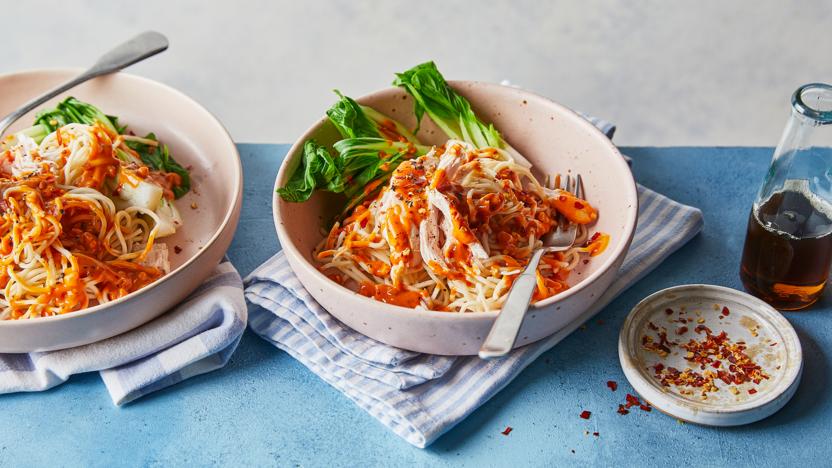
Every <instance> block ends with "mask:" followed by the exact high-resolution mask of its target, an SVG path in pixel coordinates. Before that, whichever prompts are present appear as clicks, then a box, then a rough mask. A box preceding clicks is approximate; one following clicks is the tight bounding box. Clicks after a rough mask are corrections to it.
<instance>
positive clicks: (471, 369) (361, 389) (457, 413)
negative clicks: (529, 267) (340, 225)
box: [246, 119, 703, 447]
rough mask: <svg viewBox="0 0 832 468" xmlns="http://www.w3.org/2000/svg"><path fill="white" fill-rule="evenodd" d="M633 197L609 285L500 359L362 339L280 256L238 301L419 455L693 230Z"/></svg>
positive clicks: (643, 196) (664, 205) (265, 332)
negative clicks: (623, 246)
mask: <svg viewBox="0 0 832 468" xmlns="http://www.w3.org/2000/svg"><path fill="white" fill-rule="evenodd" d="M591 121H592V120H591ZM592 122H593V124H595V125H596V126H598V127H599V128H602V129H604V130H605V133H607V135H608V136H610V135H611V133H612V131H614V130H615V127H614V126H612V125H611V124H609V123H608V122H605V121H602V120H599V119H595V120H594V121H592ZM638 195H639V215H638V228H637V230H636V233H635V237H634V239H633V243H632V247H631V248H630V251H629V253H628V254H627V257H626V258H625V260H624V263H623V265H622V267H621V270H620V272H619V275H618V278H617V279H616V280H615V282H614V283H613V284H612V286H610V288H609V289H608V290H607V292H606V293H605V294H604V295H603V296H602V297H600V298H599V299H598V302H596V303H595V304H594V305H593V306H592V307H591V308H589V309H588V310H587V311H585V312H584V313H583V314H581V315H580V316H579V317H578V318H577V319H575V320H574V321H573V322H572V323H570V324H569V325H568V326H567V327H565V328H564V329H563V330H560V331H559V332H557V333H555V334H554V335H552V336H551V337H549V338H547V339H545V340H542V341H539V342H537V343H533V344H531V345H528V346H525V347H523V348H520V349H517V350H515V351H513V352H512V353H511V354H509V356H508V357H506V358H504V359H500V360H492V361H484V360H481V359H479V358H478V357H476V356H472V357H467V356H466V357H448V356H432V355H426V354H420V353H413V352H410V351H404V350H401V349H398V348H394V347H391V346H387V345H385V344H383V343H379V342H377V341H374V340H372V339H370V338H367V337H365V336H363V335H361V334H359V333H358V332H355V331H353V330H352V329H350V328H348V327H346V326H345V325H343V324H341V323H340V322H339V321H338V320H336V319H335V318H333V317H332V316H331V315H330V314H329V313H328V312H326V311H325V310H324V309H323V308H322V307H321V306H320V305H318V303H317V302H315V300H314V299H313V298H312V297H311V296H310V295H309V293H308V292H306V290H305V289H304V288H303V286H302V285H301V284H300V282H299V281H298V279H297V278H296V277H295V275H294V273H293V272H292V270H291V268H290V267H289V264H288V262H287V261H286V258H285V256H284V255H283V252H278V253H277V254H276V255H275V256H274V257H272V258H271V259H270V260H268V261H267V262H266V263H264V264H263V265H262V266H260V267H259V268H258V269H256V270H255V271H254V272H252V273H251V275H250V276H249V277H248V278H246V285H247V287H246V298H247V299H248V300H249V301H251V302H252V303H253V304H254V306H253V307H252V309H251V310H250V311H249V314H250V324H251V328H252V330H254V332H255V333H257V334H258V335H260V336H261V337H262V338H264V339H265V340H267V341H269V342H270V343H272V344H274V345H275V346H277V347H278V348H280V349H282V350H284V351H286V352H287V353H289V354H290V355H291V356H293V357H294V358H295V359H297V360H299V361H300V362H302V363H303V364H304V365H305V366H307V367H308V368H309V369H311V370H312V371H313V372H315V373H316V374H317V375H319V376H320V377H321V378H322V379H324V380H325V381H326V382H328V383H329V384H330V385H332V386H333V387H335V388H337V389H338V390H340V391H341V392H343V393H344V394H345V395H347V397H349V398H350V399H351V400H353V401H354V402H355V403H356V404H357V405H358V406H360V407H361V408H363V409H364V410H365V411H367V412H368V413H370V414H371V415H372V416H373V417H375V418H376V419H378V420H379V421H380V422H381V423H382V424H384V425H385V426H387V427H389V428H390V429H391V430H392V431H393V432H395V433H396V434H398V435H399V436H401V437H402V438H404V439H405V440H407V441H408V442H410V443H411V444H413V445H415V446H417V447H426V446H427V445H429V444H430V443H431V442H433V441H434V440H436V439H437V438H438V437H439V436H440V435H442V434H443V433H444V432H445V431H447V430H448V429H450V428H452V427H453V426H454V425H456V424H457V423H458V422H460V421H462V420H463V419H464V418H465V417H466V416H468V415H469V414H470V413H471V412H472V411H474V410H475V409H477V408H478V407H479V406H480V405H482V404H483V403H484V402H486V401H488V399H490V398H491V397H492V396H494V395H495V394H496V393H497V392H499V391H500V390H501V389H502V388H503V387H505V386H506V385H508V383H509V382H511V381H512V380H513V379H514V378H515V377H516V376H517V375H518V374H519V373H520V372H521V371H522V370H523V369H525V368H526V366H528V365H529V364H530V363H531V362H532V361H534V360H535V359H536V358H537V357H538V356H540V354H542V353H543V352H545V351H547V350H548V349H550V348H551V347H552V346H554V345H556V344H557V343H558V342H560V341H561V340H562V339H563V338H564V337H566V336H567V335H569V334H570V333H572V332H573V331H574V330H575V329H576V328H578V327H579V326H580V325H581V324H583V323H584V322H586V321H587V320H589V319H590V318H592V316H594V315H595V314H596V313H598V312H599V311H600V310H601V309H603V308H604V306H606V305H607V304H609V303H610V302H611V301H612V300H613V299H615V298H616V297H617V296H618V295H619V294H621V292H623V291H624V290H625V289H627V288H628V287H630V286H631V285H633V283H635V282H636V281H638V280H639V279H641V278H642V277H643V276H644V275H646V274H647V273H649V272H650V271H651V270H652V269H653V268H655V267H656V266H657V265H659V264H660V263H661V262H662V261H663V260H664V259H665V258H667V256H668V255H670V254H671V253H673V252H674V251H676V250H677V249H678V248H679V247H681V246H682V245H684V244H685V243H686V242H688V241H689V240H690V239H691V238H692V237H693V236H695V235H696V234H697V233H698V232H699V231H700V230H701V229H702V224H703V221H702V213H701V212H700V211H699V210H698V209H696V208H693V207H690V206H686V205H682V204H680V203H677V202H675V201H673V200H671V199H669V198H667V197H665V196H663V195H661V194H658V193H656V192H653V191H652V190H650V189H647V188H644V187H642V186H639V187H638Z"/></svg>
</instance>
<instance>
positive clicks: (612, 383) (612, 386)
mask: <svg viewBox="0 0 832 468" xmlns="http://www.w3.org/2000/svg"><path fill="white" fill-rule="evenodd" d="M607 387H609V389H610V390H612V391H613V392H614V391H616V390H618V382H616V381H615V380H607Z"/></svg>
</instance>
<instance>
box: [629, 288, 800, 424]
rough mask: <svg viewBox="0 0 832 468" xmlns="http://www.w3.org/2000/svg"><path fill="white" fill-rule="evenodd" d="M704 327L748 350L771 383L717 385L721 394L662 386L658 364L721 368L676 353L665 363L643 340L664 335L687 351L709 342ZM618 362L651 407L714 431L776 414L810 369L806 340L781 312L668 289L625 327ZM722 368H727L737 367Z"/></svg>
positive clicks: (742, 297) (705, 291)
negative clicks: (697, 343)
mask: <svg viewBox="0 0 832 468" xmlns="http://www.w3.org/2000/svg"><path fill="white" fill-rule="evenodd" d="M680 319H682V320H686V322H685V323H682V322H681V321H680ZM697 326H703V327H708V329H710V330H711V331H712V332H713V334H714V335H718V334H720V333H721V332H723V331H725V332H726V334H727V336H728V339H729V340H731V341H732V342H734V343H736V342H744V343H745V344H746V346H747V349H746V351H745V354H746V355H748V356H749V357H750V358H751V359H752V360H753V361H754V362H755V363H756V364H758V365H759V366H760V367H761V368H762V370H763V371H764V372H765V373H766V374H767V375H768V376H769V378H768V379H763V380H762V381H761V382H760V383H759V384H753V383H749V382H747V383H743V384H739V385H729V384H726V383H725V382H723V381H721V380H717V381H716V382H715V384H716V387H718V390H716V391H713V392H707V393H705V394H703V393H702V391H701V388H697V387H688V386H677V385H663V384H662V383H661V382H660V380H659V379H657V378H656V376H655V374H656V372H655V367H654V366H656V364H658V363H661V364H662V365H663V366H664V367H675V368H676V369H679V370H684V369H686V368H692V369H693V370H694V371H697V372H700V373H704V372H705V370H710V371H714V370H715V368H712V366H706V369H705V370H703V369H701V368H700V367H699V365H698V364H691V363H690V362H688V361H687V360H686V359H685V356H686V351H685V350H684V349H682V348H680V347H679V346H675V345H673V346H669V349H670V350H671V352H670V353H667V354H666V355H663V356H662V355H659V354H657V353H655V352H652V351H650V350H649V349H647V348H646V347H645V346H644V345H643V342H642V339H643V337H644V336H651V337H653V336H655V335H656V333H657V332H658V331H660V330H665V331H666V333H667V338H668V340H669V341H670V342H674V343H677V344H679V345H681V344H684V343H688V341H689V340H691V339H694V340H697V341H699V340H702V339H704V332H703V331H700V332H697V331H696V327H697ZM618 354H619V358H620V361H621V367H622V369H623V370H624V374H625V375H626V376H627V380H629V381H630V383H631V384H632V385H633V388H634V389H635V390H636V391H637V392H638V393H639V394H640V395H641V396H642V397H644V399H645V400H647V401H648V402H650V404H652V405H653V406H655V407H656V408H658V409H659V410H661V411H662V412H664V413H667V414H670V415H672V416H675V417H677V418H679V419H683V420H685V421H690V422H694V423H698V424H705V425H710V426H737V425H740V424H748V423H751V422H754V421H757V420H760V419H763V418H765V417H767V416H770V415H771V414H773V413H775V412H776V411H777V410H779V409H780V408H782V407H783V405H785V404H786V403H787V402H788V401H789V399H791V397H792V396H793V395H794V392H795V390H796V389H797V386H798V384H799V382H800V376H801V373H802V369H803V353H802V351H801V347H800V340H799V339H798V337H797V333H795V331H794V328H792V326H791V324H789V322H788V320H786V319H785V317H783V315H782V314H781V313H780V312H777V311H776V310H774V308H772V307H771V306H769V305H768V304H766V303H765V302H763V301H761V300H759V299H757V298H755V297H752V296H750V295H748V294H745V293H743V292H740V291H737V290H734V289H730V288H724V287H720V286H711V285H705V284H691V285H684V286H676V287H673V288H668V289H664V290H662V291H659V292H657V293H654V294H652V295H650V296H649V297H647V298H646V299H644V300H643V301H641V302H640V303H639V304H638V305H636V306H635V307H634V308H633V310H632V312H631V313H630V315H629V316H628V317H627V319H626V320H625V321H624V325H623V326H622V329H621V334H620V337H619V342H618ZM723 362H724V365H725V367H728V366H729V364H730V363H729V361H728V360H727V359H724V360H723ZM720 367H722V366H720Z"/></svg>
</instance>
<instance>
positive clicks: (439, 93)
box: [393, 62, 531, 166]
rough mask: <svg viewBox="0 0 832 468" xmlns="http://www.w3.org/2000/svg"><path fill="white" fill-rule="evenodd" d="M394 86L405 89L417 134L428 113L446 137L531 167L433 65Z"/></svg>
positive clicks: (404, 76)
mask: <svg viewBox="0 0 832 468" xmlns="http://www.w3.org/2000/svg"><path fill="white" fill-rule="evenodd" d="M393 85H395V86H399V87H401V88H404V89H405V90H406V91H407V92H408V94H410V95H411V96H412V97H413V101H414V108H413V111H414V112H415V114H416V121H417V128H416V130H415V132H417V133H418V131H419V128H418V122H421V120H422V116H423V115H424V114H425V113H427V114H428V116H430V118H431V120H433V121H434V122H435V123H436V125H437V126H439V128H441V129H442V131H444V132H445V133H446V134H447V135H448V137H450V138H453V139H456V140H462V141H465V142H468V143H471V144H472V145H474V146H476V147H477V148H486V147H495V148H502V149H505V150H506V151H508V152H509V153H510V154H511V156H512V157H514V159H515V160H517V161H518V162H520V163H522V164H525V165H528V166H530V165H531V164H529V163H528V161H527V160H526V159H525V158H524V157H523V156H521V155H520V153H518V152H517V151H516V150H515V149H514V148H512V147H511V145H509V144H508V143H507V142H506V141H505V140H504V139H503V137H502V136H501V135H500V132H498V131H497V129H495V128H494V125H486V124H485V123H484V122H483V121H481V120H480V119H479V118H478V117H477V115H476V114H475V113H474V111H473V110H472V109H471V104H470V103H469V102H468V100H467V99H465V98H464V97H462V96H460V95H459V94H457V93H456V91H454V90H453V89H451V87H450V86H448V83H447V82H446V81H445V78H444V77H443V76H442V74H441V73H439V70H438V69H437V68H436V64H434V63H433V62H426V63H423V64H421V65H416V66H415V67H413V68H411V69H410V70H407V71H406V72H403V73H396V79H395V80H394V81H393Z"/></svg>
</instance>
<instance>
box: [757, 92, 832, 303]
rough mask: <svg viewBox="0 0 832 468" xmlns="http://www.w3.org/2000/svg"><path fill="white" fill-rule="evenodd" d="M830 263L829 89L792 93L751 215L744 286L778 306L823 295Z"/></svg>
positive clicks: (831, 116)
mask: <svg viewBox="0 0 832 468" xmlns="http://www.w3.org/2000/svg"><path fill="white" fill-rule="evenodd" d="M830 266H832V86H830V85H827V84H821V83H812V84H807V85H804V86H801V87H800V88H798V89H797V91H795V92H794V94H793V95H792V112H791V117H790V118H789V121H788V122H787V123H786V128H785V130H784V131H783V136H782V137H781V139H780V143H779V144H778V145H777V149H775V151H774V157H773V158H772V161H771V167H770V168H769V170H768V173H767V174H766V177H765V180H763V185H762V187H761V188H760V192H759V194H758V195H757V199H756V200H755V202H754V206H753V207H752V208H751V215H750V216H749V219H748V231H747V233H746V238H745V246H744V248H743V253H742V263H741V266H740V278H741V279H742V283H743V285H744V286H745V289H746V290H747V291H748V292H750V293H751V294H753V295H755V296H757V297H759V298H761V299H763V300H764V301H766V302H768V303H769V304H771V305H772V306H774V307H775V308H777V309H780V310H798V309H802V308H805V307H808V306H810V305H811V304H813V303H814V302H815V301H817V300H818V298H820V295H821V293H822V292H823V288H824V287H825V285H826V280H827V278H828V276H829V269H830Z"/></svg>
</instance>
